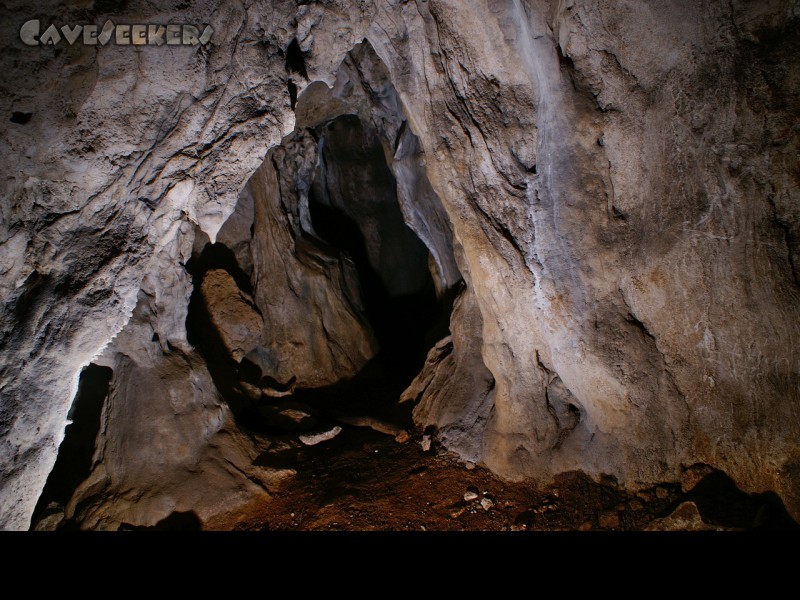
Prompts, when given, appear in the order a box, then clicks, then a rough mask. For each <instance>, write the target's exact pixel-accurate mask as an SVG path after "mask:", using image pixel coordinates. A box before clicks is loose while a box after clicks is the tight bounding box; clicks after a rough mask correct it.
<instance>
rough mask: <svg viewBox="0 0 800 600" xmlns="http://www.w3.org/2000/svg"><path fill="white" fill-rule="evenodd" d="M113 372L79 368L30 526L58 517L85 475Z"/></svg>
mask: <svg viewBox="0 0 800 600" xmlns="http://www.w3.org/2000/svg"><path fill="white" fill-rule="evenodd" d="M113 374H114V373H113V371H112V370H111V369H110V368H108V367H101V366H98V365H95V364H90V365H89V366H87V367H86V368H85V369H84V370H83V371H82V372H81V375H80V381H79V383H78V391H77V393H76V394H75V399H74V400H73V402H72V408H70V411H69V415H68V417H67V418H68V419H69V424H68V425H67V427H66V430H65V431H64V440H63V441H62V442H61V446H60V447H59V449H58V457H57V458H56V463H55V465H54V466H53V470H52V471H51V472H50V475H49V476H48V478H47V483H46V484H45V487H44V489H43V490H42V494H41V496H39V501H38V503H37V504H36V508H35V510H34V512H33V517H32V519H31V523H32V524H33V528H35V527H36V525H37V524H38V523H39V522H40V521H43V520H45V519H48V518H51V519H58V520H60V519H61V518H62V516H63V513H64V506H65V505H66V504H67V502H68V501H69V499H70V497H71V496H72V494H73V492H74V491H75V489H76V488H77V487H78V485H79V484H80V483H81V482H82V481H83V480H84V479H86V478H87V477H88V476H89V473H90V472H91V469H92V466H93V457H94V451H95V440H96V439H97V434H98V433H99V431H100V424H101V414H102V410H103V404H104V403H105V401H106V398H107V397H108V392H109V384H110V383H111V378H112V376H113Z"/></svg>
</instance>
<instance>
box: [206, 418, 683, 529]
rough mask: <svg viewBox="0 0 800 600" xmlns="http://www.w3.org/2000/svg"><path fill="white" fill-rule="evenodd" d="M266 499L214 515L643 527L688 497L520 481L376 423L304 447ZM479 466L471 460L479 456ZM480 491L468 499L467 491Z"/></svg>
mask: <svg viewBox="0 0 800 600" xmlns="http://www.w3.org/2000/svg"><path fill="white" fill-rule="evenodd" d="M291 462H292V463H293V464H288V463H287V464H285V465H284V466H285V467H291V468H293V469H294V470H295V471H296V472H297V474H296V475H295V476H293V477H289V478H287V479H286V480H285V481H284V482H283V483H282V485H281V487H280V488H279V489H278V490H277V491H276V492H275V493H274V495H273V497H272V499H271V501H270V502H268V503H267V504H266V505H263V506H259V507H258V508H256V509H254V510H252V511H250V512H247V513H245V514H238V515H236V516H235V517H232V518H229V519H226V520H225V521H220V522H217V523H215V524H214V528H215V529H233V530H240V531H241V530H245V531H268V530H273V531H281V530H283V531H287V530H288V531H320V530H331V531H363V530H379V531H380V530H383V531H420V530H428V531H453V530H455V531H461V530H473V531H509V530H511V531H524V530H550V531H552V530H641V529H643V528H645V527H647V525H648V524H649V523H650V522H651V521H653V520H654V519H656V518H659V517H664V516H666V515H668V514H669V513H670V512H671V510H672V509H674V508H675V507H676V506H677V505H678V504H679V503H680V502H681V501H682V497H681V496H682V494H681V491H680V487H679V486H677V485H667V484H664V485H661V486H657V487H654V488H653V489H650V490H646V491H642V492H639V493H638V494H629V493H626V492H624V491H622V490H620V489H619V488H618V487H617V486H616V485H615V484H614V482H612V481H608V482H604V483H603V482H601V483H597V482H594V481H592V480H591V479H590V478H588V477H587V476H586V475H584V474H582V473H568V474H564V475H562V476H560V477H559V478H558V479H557V480H556V482H555V483H554V484H553V485H551V486H548V487H546V488H541V489H537V488H536V487H535V486H533V485H532V484H530V483H524V482H523V483H510V482H506V481H502V480H500V479H498V478H497V477H495V476H494V475H493V474H492V473H491V472H489V471H488V470H486V469H484V468H482V467H480V466H473V467H472V468H471V469H468V468H467V466H466V465H465V464H464V463H463V462H460V461H458V460H456V459H455V457H454V456H452V455H451V454H449V453H447V452H444V451H443V450H441V449H437V448H436V446H435V445H434V447H433V448H432V449H431V450H430V451H429V452H424V451H423V450H422V447H421V444H420V439H419V437H417V438H412V439H411V440H410V441H408V442H406V443H403V444H401V443H398V442H396V441H395V440H394V439H393V438H392V437H390V436H387V435H384V434H381V433H378V432H375V431H373V430H371V429H366V428H351V427H348V428H346V429H345V430H344V431H343V432H342V434H340V435H339V436H338V437H336V438H334V439H333V440H331V441H329V442H326V443H323V444H319V445H317V446H312V447H307V448H303V449H302V450H300V451H298V452H296V453H295V454H294V455H293V456H292V458H291ZM470 466H471V465H470ZM467 492H472V494H470V495H468V496H467V498H470V497H472V496H474V499H470V500H466V499H465V494H467Z"/></svg>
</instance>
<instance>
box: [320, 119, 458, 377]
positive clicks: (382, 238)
mask: <svg viewBox="0 0 800 600" xmlns="http://www.w3.org/2000/svg"><path fill="white" fill-rule="evenodd" d="M321 130H322V132H321V139H320V146H321V153H320V154H321V155H320V168H318V169H317V173H316V177H315V179H314V182H313V183H312V186H311V189H310V190H309V198H308V203H309V213H310V217H311V224H312V226H313V229H314V232H315V233H316V234H317V235H318V236H319V238H321V240H322V241H324V242H326V243H328V244H330V246H331V247H332V248H333V249H334V251H335V252H341V253H345V254H346V255H347V256H348V257H349V258H351V259H352V261H353V263H354V264H355V267H356V270H357V271H358V275H359V280H360V284H361V292H362V294H363V298H364V301H365V308H366V314H367V318H368V320H369V322H370V325H371V326H372V328H373V330H374V332H375V335H376V337H377V339H378V345H379V354H378V356H377V359H378V360H380V361H383V362H384V363H386V367H387V369H388V370H389V371H390V372H392V373H394V374H396V375H397V376H399V377H401V378H405V379H408V378H410V377H413V376H414V375H416V373H417V372H419V369H420V368H421V367H422V363H423V361H424V359H425V355H426V353H427V351H428V350H429V349H430V347H431V346H432V345H433V343H435V342H436V341H438V339H440V338H441V337H444V336H445V335H446V334H447V324H448V320H449V312H450V308H451V307H450V306H447V301H446V300H445V301H444V302H443V303H440V302H439V300H438V299H437V297H436V286H435V283H434V280H433V276H432V274H431V268H430V252H429V251H428V249H427V248H426V247H425V245H424V244H423V242H422V241H421V240H420V239H419V237H418V236H417V235H416V234H415V233H414V232H413V231H412V230H411V228H410V227H408V225H407V224H406V223H405V221H404V219H403V215H402V212H401V209H400V205H399V203H398V199H397V193H396V189H397V183H396V181H395V178H394V176H393V175H392V172H391V171H390V169H389V167H388V166H387V164H386V159H385V157H384V154H383V148H382V146H381V145H380V142H379V141H378V140H377V139H376V138H375V137H374V136H373V137H370V136H369V135H368V132H367V131H366V130H365V128H364V126H363V124H362V122H361V120H360V119H359V118H358V117H357V116H354V115H343V116H341V117H338V118H336V119H334V120H333V121H331V122H329V123H327V124H325V125H324V126H323V127H322V128H321ZM437 317H439V318H438V320H437ZM443 325H444V327H443Z"/></svg>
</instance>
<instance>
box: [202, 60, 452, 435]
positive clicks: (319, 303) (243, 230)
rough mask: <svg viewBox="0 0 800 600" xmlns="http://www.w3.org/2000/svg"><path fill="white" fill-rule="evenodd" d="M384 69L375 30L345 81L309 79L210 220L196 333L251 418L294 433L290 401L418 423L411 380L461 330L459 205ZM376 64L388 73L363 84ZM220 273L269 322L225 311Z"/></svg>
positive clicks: (297, 406) (223, 383) (241, 415)
mask: <svg viewBox="0 0 800 600" xmlns="http://www.w3.org/2000/svg"><path fill="white" fill-rule="evenodd" d="M365 63H369V64H370V65H371V66H370V67H366V66H365ZM382 69H383V67H382V63H380V60H379V59H378V58H377V56H375V54H374V52H373V51H372V50H371V48H370V47H369V45H368V44H363V45H360V46H359V47H357V48H356V49H355V50H354V51H353V52H351V53H349V54H348V57H347V58H346V59H345V60H344V61H343V63H342V66H341V67H340V70H339V73H338V75H337V81H336V83H335V84H334V86H333V87H328V86H327V85H326V84H324V83H322V82H314V83H311V84H309V85H307V86H306V87H305V89H304V90H303V91H302V92H301V93H300V94H299V96H298V98H297V102H296V107H295V110H296V113H297V115H298V119H297V127H296V129H295V131H294V132H292V133H291V134H289V135H288V136H287V137H286V138H284V139H283V140H282V142H281V143H280V144H279V145H278V146H276V147H273V148H271V149H270V150H269V151H268V153H267V156H266V159H265V161H264V163H263V164H262V166H261V167H260V168H259V169H258V170H257V171H256V172H255V173H254V175H253V176H252V178H251V179H250V181H249V182H248V183H247V185H246V186H245V188H244V190H243V192H242V194H241V196H240V201H239V204H238V206H237V208H236V211H235V212H234V214H233V215H232V216H231V217H230V218H229V220H228V222H226V224H225V225H224V226H223V228H222V229H221V230H220V233H219V235H218V238H217V243H216V244H211V243H210V242H209V240H208V239H207V238H205V239H203V234H201V233H199V234H198V242H197V243H196V247H195V252H194V257H193V259H192V261H191V263H190V270H191V271H192V272H193V276H194V284H195V296H194V298H193V300H192V306H191V307H190V315H189V320H188V321H187V325H188V326H189V333H190V336H189V337H190V341H191V342H192V343H193V344H194V345H195V346H197V347H199V348H200V349H201V351H202V352H203V353H204V354H205V355H206V358H207V361H208V363H209V370H210V371H211V373H212V376H214V379H215V383H216V384H217V387H218V388H219V389H220V391H221V392H222V394H223V396H225V397H226V398H227V399H228V402H229V404H230V405H231V407H232V408H233V410H234V413H235V415H236V416H237V420H239V422H240V423H242V424H244V425H246V426H249V427H251V428H253V429H256V430H261V431H266V432H268V433H281V432H282V430H283V429H284V428H285V427H287V426H288V427H290V428H291V427H294V426H295V425H298V424H297V423H293V424H292V423H287V422H286V420H285V419H282V420H279V422H277V425H276V420H275V418H274V416H275V412H276V411H278V412H280V411H281V409H282V407H285V408H287V409H290V410H295V414H296V413H297V411H300V412H303V411H305V410H306V409H307V408H308V407H309V406H310V407H312V408H314V409H316V410H317V412H318V413H324V414H323V417H324V416H331V415H333V416H334V417H335V416H337V414H339V413H340V412H342V411H344V412H346V411H347V410H351V411H354V412H361V413H371V414H373V415H376V414H380V415H383V416H392V417H396V418H401V417H402V418H405V419H406V423H405V425H407V426H410V425H411V422H410V409H411V406H410V405H406V406H403V407H402V408H400V407H398V400H399V398H400V395H401V394H402V392H403V391H404V390H405V389H406V387H407V386H408V385H409V384H410V383H411V381H412V380H413V378H414V377H415V376H416V375H417V374H418V373H419V372H420V371H421V369H422V367H423V365H424V362H425V357H426V355H427V352H428V350H429V349H430V348H431V347H433V346H434V344H435V343H436V342H437V341H439V340H440V339H442V338H444V337H446V336H447V335H448V333H449V320H450V312H451V310H452V306H453V302H454V300H455V296H456V295H457V294H458V293H459V291H460V290H461V289H462V278H461V274H460V273H459V271H458V268H457V266H456V262H455V258H454V255H453V236H452V231H451V228H450V223H449V219H448V217H447V215H446V213H445V211H444V209H443V207H442V206H441V203H440V201H439V198H438V196H437V195H436V194H435V192H434V191H433V189H432V187H431V185H430V183H429V181H428V179H427V175H426V172H425V164H424V158H423V154H422V150H421V145H420V143H419V140H418V139H417V138H416V136H415V135H414V134H413V132H412V131H411V129H410V127H409V126H408V122H407V120H406V118H405V116H404V115H403V113H402V111H401V110H400V108H399V107H400V104H399V100H398V99H397V97H396V94H394V91H393V89H392V88H391V86H390V84H388V82H387V81H385V80H380V78H381V77H387V78H388V75H386V73H385V69H384V70H382ZM365 73H368V74H371V76H372V77H377V78H378V80H375V81H371V82H365V81H363V80H362V81H361V82H360V83H359V84H358V85H353V82H352V78H354V77H362V78H363V77H364V76H365V75H364V74H365ZM381 74H382V75H381ZM378 88H380V93H378V92H376V90H377V89H378ZM370 90H371V91H370ZM359 94H360V96H359V97H354V95H355V96H358V95H359ZM220 271H221V272H223V273H224V274H223V275H220V274H219V272H220ZM209 273H214V274H213V276H210V275H209ZM211 279H213V280H214V281H216V282H220V281H222V280H223V279H226V280H227V281H228V287H229V291H228V292H225V293H229V294H232V295H236V294H238V295H239V296H241V297H244V298H245V300H244V302H243V303H241V306H242V312H243V313H247V312H248V311H249V313H252V314H250V316H249V317H248V319H249V320H250V321H254V320H259V321H260V322H261V323H262V327H261V329H260V332H259V333H257V334H255V335H253V332H252V331H249V332H248V331H245V330H248V328H250V329H252V327H250V326H249V325H247V324H246V323H244V321H245V320H247V319H244V318H242V320H241V322H240V323H227V324H226V323H225V322H224V321H225V319H226V318H231V317H230V315H227V316H225V315H215V314H213V313H214V311H218V312H224V310H223V309H220V308H219V305H220V302H219V301H218V298H217V299H216V300H215V298H214V297H213V296H214V295H218V294H219V293H220V289H219V286H218V287H217V288H216V289H210V288H213V285H211V284H209V283H208V282H209V281H210V280H211ZM204 294H206V295H205V296H204ZM241 297H240V298H239V300H236V301H234V300H233V299H232V300H231V302H229V303H227V304H228V306H229V308H228V309H227V310H228V311H229V312H231V311H230V306H232V305H234V304H236V302H239V301H240V300H241ZM215 304H216V305H217V306H216V308H215V307H214V305H215ZM222 304H223V305H225V304H226V303H225V302H223V303H222ZM245 304H250V305H252V310H250V309H248V308H246V307H244V305H245ZM233 312H235V311H233ZM256 313H257V315H256ZM226 328H227V331H226ZM237 344H238V346H237ZM234 347H235V348H234ZM233 352H238V353H239V355H238V356H234V355H233V354H232V353H233ZM309 412H311V411H309ZM298 427H300V428H302V424H300V425H298Z"/></svg>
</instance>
